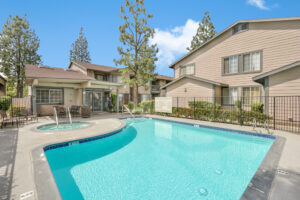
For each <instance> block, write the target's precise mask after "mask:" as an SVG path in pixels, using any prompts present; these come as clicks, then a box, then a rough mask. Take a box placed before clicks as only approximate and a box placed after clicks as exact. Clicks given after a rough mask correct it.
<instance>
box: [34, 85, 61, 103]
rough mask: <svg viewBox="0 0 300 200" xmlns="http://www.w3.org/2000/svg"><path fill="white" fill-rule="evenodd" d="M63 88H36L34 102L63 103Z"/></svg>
mask: <svg viewBox="0 0 300 200" xmlns="http://www.w3.org/2000/svg"><path fill="white" fill-rule="evenodd" d="M63 99H64V98H63V89H62V88H61V89H49V88H37V89H36V103H38V104H63Z"/></svg>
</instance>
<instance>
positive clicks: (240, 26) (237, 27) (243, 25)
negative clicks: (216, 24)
mask: <svg viewBox="0 0 300 200" xmlns="http://www.w3.org/2000/svg"><path fill="white" fill-rule="evenodd" d="M243 30H248V23H241V24H237V25H235V26H234V27H233V28H232V34H236V33H238V32H240V31H243Z"/></svg>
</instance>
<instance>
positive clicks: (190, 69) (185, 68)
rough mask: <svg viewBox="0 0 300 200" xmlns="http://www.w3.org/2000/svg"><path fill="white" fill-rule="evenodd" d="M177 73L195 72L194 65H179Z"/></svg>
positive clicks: (188, 73)
mask: <svg viewBox="0 0 300 200" xmlns="http://www.w3.org/2000/svg"><path fill="white" fill-rule="evenodd" d="M179 74H180V76H183V75H193V74H195V65H194V64H189V65H185V66H180V68H179Z"/></svg>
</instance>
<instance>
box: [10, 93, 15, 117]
mask: <svg viewBox="0 0 300 200" xmlns="http://www.w3.org/2000/svg"><path fill="white" fill-rule="evenodd" d="M12 98H13V97H12V96H11V97H10V116H12V117H13V114H14V112H13V99H12Z"/></svg>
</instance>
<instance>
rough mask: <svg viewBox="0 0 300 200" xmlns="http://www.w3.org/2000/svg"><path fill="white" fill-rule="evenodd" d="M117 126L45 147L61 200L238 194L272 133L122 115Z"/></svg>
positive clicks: (166, 199)
mask: <svg viewBox="0 0 300 200" xmlns="http://www.w3.org/2000/svg"><path fill="white" fill-rule="evenodd" d="M125 121H126V122H127V124H128V125H127V126H126V128H125V129H124V130H122V131H121V132H119V133H117V134H114V135H112V136H109V137H105V138H102V139H98V140H94V141H91V142H85V143H80V144H76V145H69V146H66V147H59V148H55V149H51V150H47V151H46V152H45V153H46V156H47V159H48V162H49V164H50V167H51V170H52V172H53V175H54V178H55V180H56V183H57V185H58V188H59V191H60V193H61V195H62V197H63V199H72V200H76V199H91V200H95V199H107V200H120V199H125V200H131V199H147V200H148V199H151V200H152V199H163V200H169V199H170V200H176V199H178V200H184V199H211V200H217V199H226V200H231V199H233V200H238V199H240V197H241V196H242V194H243V192H244V190H245V189H246V187H247V185H248V183H249V182H250V180H251V178H252V177H253V175H254V174H255V172H256V170H257V169H258V167H259V165H260V163H261V162H262V160H263V159H264V157H265V155H266V153H267V152H268V150H269V148H270V146H271V145H272V143H273V141H274V140H273V139H270V138H263V137H256V136H249V135H243V134H239V133H233V132H230V131H224V130H216V129H211V128H203V127H193V126H188V125H184V124H179V123H173V122H167V121H161V120H154V119H152V120H151V119H137V120H136V121H132V120H125Z"/></svg>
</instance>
